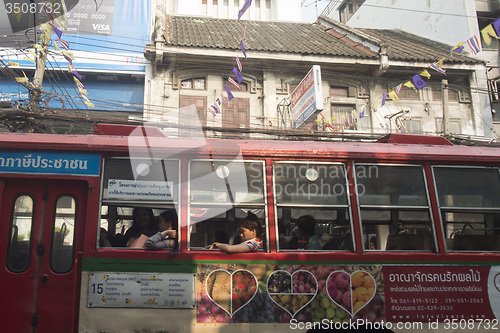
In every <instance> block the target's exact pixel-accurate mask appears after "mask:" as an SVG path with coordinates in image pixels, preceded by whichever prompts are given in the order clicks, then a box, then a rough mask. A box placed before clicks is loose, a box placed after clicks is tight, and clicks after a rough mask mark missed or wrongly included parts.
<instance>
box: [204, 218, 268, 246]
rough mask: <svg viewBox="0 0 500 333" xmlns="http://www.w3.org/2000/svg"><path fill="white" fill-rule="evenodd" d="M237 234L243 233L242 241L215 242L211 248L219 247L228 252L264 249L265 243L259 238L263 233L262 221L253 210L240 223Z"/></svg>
mask: <svg viewBox="0 0 500 333" xmlns="http://www.w3.org/2000/svg"><path fill="white" fill-rule="evenodd" d="M237 234H238V235H241V240H242V243H240V244H235V245H230V244H225V243H219V242H214V243H213V244H212V245H211V246H210V249H219V250H221V251H222V252H225V253H228V254H231V253H245V252H255V251H257V250H262V248H263V247H262V246H263V245H262V244H263V243H262V240H260V238H259V236H260V234H261V225H260V221H259V218H258V217H257V216H256V215H255V214H253V213H252V212H248V215H247V217H246V218H245V219H243V220H242V221H241V222H240V223H239V224H238V229H237Z"/></svg>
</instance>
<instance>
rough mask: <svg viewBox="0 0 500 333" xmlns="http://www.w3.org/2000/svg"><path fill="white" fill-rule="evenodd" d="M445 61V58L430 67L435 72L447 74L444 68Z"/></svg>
mask: <svg viewBox="0 0 500 333" xmlns="http://www.w3.org/2000/svg"><path fill="white" fill-rule="evenodd" d="M444 59H445V58H443V59H441V60H439V61H436V62H435V63H433V64H432V65H430V66H429V67H430V68H432V69H433V70H435V71H436V72H439V73H442V74H446V69H444V68H443V63H444Z"/></svg>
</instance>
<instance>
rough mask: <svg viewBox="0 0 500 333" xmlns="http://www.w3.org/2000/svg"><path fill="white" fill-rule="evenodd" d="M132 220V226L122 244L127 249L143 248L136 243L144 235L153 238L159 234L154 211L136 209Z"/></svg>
mask: <svg viewBox="0 0 500 333" xmlns="http://www.w3.org/2000/svg"><path fill="white" fill-rule="evenodd" d="M132 219H133V222H132V226H131V227H130V229H128V230H127V232H126V233H125V235H124V236H123V241H122V243H123V244H126V246H127V247H142V244H136V241H137V240H138V239H139V238H141V236H142V235H145V236H146V237H151V236H153V235H154V234H155V233H156V232H157V229H156V223H155V217H154V215H153V210H152V209H150V208H142V207H138V208H134V210H133V211H132ZM143 238H144V237H143Z"/></svg>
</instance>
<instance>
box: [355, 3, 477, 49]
mask: <svg viewBox="0 0 500 333" xmlns="http://www.w3.org/2000/svg"><path fill="white" fill-rule="evenodd" d="M469 2H470V0H469ZM466 3H467V0H446V1H429V0H426V1H424V0H417V1H408V0H367V1H366V2H365V3H364V4H363V5H362V6H361V8H360V9H359V10H358V11H357V12H356V13H355V14H354V16H353V17H351V18H350V19H349V21H348V22H347V24H348V25H349V26H351V27H355V28H373V29H400V30H404V31H408V32H411V33H413V34H416V35H419V36H422V37H425V38H429V39H434V40H439V41H442V42H444V43H448V44H456V43H459V42H461V41H463V40H464V38H466V39H468V38H470V37H467V36H470V34H471V31H470V29H471V27H470V22H469V21H470V19H468V18H467V14H468V11H469V8H467V7H471V6H470V5H469V6H468V5H467V4H466ZM472 8H473V4H472ZM473 15H474V16H475V12H473ZM472 21H474V19H472ZM476 25H477V24H476ZM476 31H477V28H476Z"/></svg>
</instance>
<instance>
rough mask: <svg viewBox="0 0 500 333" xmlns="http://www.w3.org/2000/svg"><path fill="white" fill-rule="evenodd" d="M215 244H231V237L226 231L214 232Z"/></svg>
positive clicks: (218, 230)
mask: <svg viewBox="0 0 500 333" xmlns="http://www.w3.org/2000/svg"><path fill="white" fill-rule="evenodd" d="M214 243H229V236H228V234H227V232H226V231H225V230H221V229H217V230H215V231H214Z"/></svg>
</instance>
